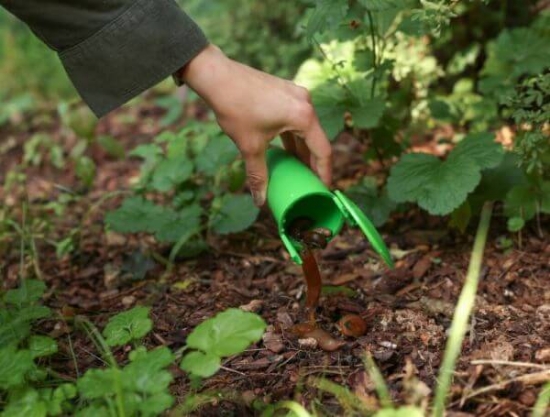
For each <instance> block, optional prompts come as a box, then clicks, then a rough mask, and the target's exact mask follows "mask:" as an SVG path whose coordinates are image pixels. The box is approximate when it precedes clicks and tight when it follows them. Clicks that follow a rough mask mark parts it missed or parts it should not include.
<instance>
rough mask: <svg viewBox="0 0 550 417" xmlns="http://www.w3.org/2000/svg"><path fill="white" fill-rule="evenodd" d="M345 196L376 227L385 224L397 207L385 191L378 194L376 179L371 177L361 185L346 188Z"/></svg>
mask: <svg viewBox="0 0 550 417" xmlns="http://www.w3.org/2000/svg"><path fill="white" fill-rule="evenodd" d="M346 195H348V196H349V197H350V198H351V199H352V200H353V201H354V202H355V203H356V204H357V205H358V206H359V208H360V209H361V210H362V211H363V212H364V213H365V214H366V215H367V217H368V218H369V219H370V220H371V221H372V223H373V224H374V225H375V226H376V227H379V226H382V225H383V224H384V223H386V222H387V221H388V218H389V216H390V214H391V212H392V211H393V210H395V208H396V206H397V205H396V204H395V203H394V202H393V201H392V200H391V199H390V198H389V197H388V195H387V193H386V191H385V190H384V191H382V192H380V193H379V192H378V187H377V184H376V179H375V178H373V177H365V178H364V179H363V181H362V182H361V183H359V184H357V185H354V186H352V187H350V188H348V189H347V190H346Z"/></svg>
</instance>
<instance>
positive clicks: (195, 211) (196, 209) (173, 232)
mask: <svg viewBox="0 0 550 417" xmlns="http://www.w3.org/2000/svg"><path fill="white" fill-rule="evenodd" d="M165 212H166V214H165V217H164V218H162V219H156V222H155V225H154V226H153V227H154V228H155V237H156V238H157V239H158V240H159V241H161V242H180V241H182V240H185V241H187V240H189V239H191V238H192V237H193V236H194V235H196V234H197V233H198V232H199V230H200V227H201V215H202V214H203V212H204V210H203V209H202V207H201V206H200V205H199V204H191V205H189V206H186V207H183V208H182V209H181V210H179V211H177V212H176V211H172V210H168V209H166V210H165Z"/></svg>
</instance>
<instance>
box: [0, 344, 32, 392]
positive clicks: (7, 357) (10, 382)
mask: <svg viewBox="0 0 550 417" xmlns="http://www.w3.org/2000/svg"><path fill="white" fill-rule="evenodd" d="M33 367H34V362H33V360H32V354H31V352H30V351H29V350H17V348H16V346H15V345H14V344H11V345H8V346H4V347H2V348H0V369H1V370H2V372H0V388H2V389H6V390H7V389H9V388H12V387H15V386H17V385H21V384H23V383H24V382H25V375H26V374H27V372H29V371H30V370H31V369H32V368H33Z"/></svg>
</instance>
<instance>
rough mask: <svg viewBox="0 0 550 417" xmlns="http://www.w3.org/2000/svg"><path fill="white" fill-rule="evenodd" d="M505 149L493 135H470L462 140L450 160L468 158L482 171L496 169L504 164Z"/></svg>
mask: <svg viewBox="0 0 550 417" xmlns="http://www.w3.org/2000/svg"><path fill="white" fill-rule="evenodd" d="M503 157H504V149H503V147H502V145H501V144H500V143H497V142H495V135H494V134H493V133H485V132H484V133H470V134H469V135H467V136H466V137H465V138H464V139H462V140H461V141H460V142H459V143H458V145H456V147H455V148H454V149H453V151H452V152H451V154H450V155H449V160H451V159H456V158H467V159H470V160H472V161H474V162H475V163H476V164H477V165H478V166H479V168H480V169H486V168H494V167H496V166H498V165H499V164H500V163H501V162H502V158H503Z"/></svg>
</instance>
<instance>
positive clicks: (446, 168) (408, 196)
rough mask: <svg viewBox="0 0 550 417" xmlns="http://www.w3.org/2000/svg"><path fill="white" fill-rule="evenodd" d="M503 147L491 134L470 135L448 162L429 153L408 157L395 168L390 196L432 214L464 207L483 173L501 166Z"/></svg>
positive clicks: (402, 159) (452, 152)
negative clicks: (415, 204)
mask: <svg viewBox="0 0 550 417" xmlns="http://www.w3.org/2000/svg"><path fill="white" fill-rule="evenodd" d="M503 154H504V151H503V149H502V147H501V146H500V145H499V144H497V143H496V142H494V137H493V135H491V134H471V135H468V136H466V137H465V138H464V139H463V140H462V141H461V142H460V143H459V144H458V145H457V146H456V147H455V149H453V150H452V151H451V153H450V154H449V156H448V158H447V159H446V160H445V161H441V160H440V159H438V158H437V157H435V156H433V155H429V154H421V153H415V154H408V155H405V156H403V157H402V158H401V160H400V161H399V162H398V163H397V164H396V165H395V166H394V167H393V168H392V170H391V174H390V177H389V178H388V193H389V196H390V198H391V199H392V200H394V201H396V202H416V203H418V205H419V206H420V207H422V208H423V209H425V210H427V211H428V212H430V213H431V214H437V215H445V214H449V213H451V212H452V211H453V210H455V209H457V208H458V207H460V206H461V205H462V204H463V203H464V202H465V201H466V198H467V196H468V194H470V193H471V192H472V191H474V189H475V188H476V187H477V185H478V184H479V183H480V181H481V171H482V170H483V169H487V168H494V167H495V166H497V165H498V164H499V163H500V162H501V160H502V157H503Z"/></svg>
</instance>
